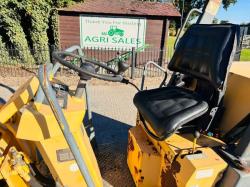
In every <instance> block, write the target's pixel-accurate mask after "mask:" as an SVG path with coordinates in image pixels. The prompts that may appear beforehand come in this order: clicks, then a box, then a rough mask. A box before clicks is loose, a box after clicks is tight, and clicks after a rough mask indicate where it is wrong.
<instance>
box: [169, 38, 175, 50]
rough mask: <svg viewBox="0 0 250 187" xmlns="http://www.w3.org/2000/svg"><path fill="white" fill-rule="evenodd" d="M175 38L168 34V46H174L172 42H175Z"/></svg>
mask: <svg viewBox="0 0 250 187" xmlns="http://www.w3.org/2000/svg"><path fill="white" fill-rule="evenodd" d="M175 38H176V37H174V36H169V38H168V47H169V48H171V49H173V48H174V42H175Z"/></svg>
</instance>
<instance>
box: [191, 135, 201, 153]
mask: <svg viewBox="0 0 250 187" xmlns="http://www.w3.org/2000/svg"><path fill="white" fill-rule="evenodd" d="M200 136H201V134H200V132H199V131H195V132H194V141H193V150H192V153H193V154H194V153H195V150H196V146H197V139H198V138H199V137H200Z"/></svg>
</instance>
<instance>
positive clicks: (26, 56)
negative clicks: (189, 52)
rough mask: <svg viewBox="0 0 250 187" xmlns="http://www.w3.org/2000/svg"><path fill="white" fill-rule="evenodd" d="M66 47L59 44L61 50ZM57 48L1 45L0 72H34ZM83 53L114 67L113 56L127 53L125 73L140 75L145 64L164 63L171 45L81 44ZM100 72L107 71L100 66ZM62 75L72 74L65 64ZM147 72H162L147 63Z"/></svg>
mask: <svg viewBox="0 0 250 187" xmlns="http://www.w3.org/2000/svg"><path fill="white" fill-rule="evenodd" d="M64 49H66V47H63V48H61V49H60V50H64ZM55 50H58V49H55V47H53V46H50V47H44V48H39V49H37V48H36V49H15V48H6V47H0V76H12V77H18V76H27V75H30V74H36V73H37V70H38V67H39V65H40V64H43V63H46V62H53V58H52V56H51V55H52V52H53V51H55ZM82 50H83V53H84V57H85V58H88V59H94V60H98V61H100V62H103V63H107V64H108V65H109V66H112V67H114V68H117V64H116V60H115V59H116V58H118V57H119V56H124V55H125V56H126V62H127V63H128V64H130V69H129V70H128V71H127V72H126V76H130V77H133V78H136V77H141V74H142V69H143V67H144V64H145V63H146V62H148V61H154V62H156V63H157V64H159V65H160V66H162V67H166V65H167V63H168V62H169V60H170V59H171V57H172V54H173V49H171V48H168V49H164V50H160V49H157V48H146V49H144V50H141V51H137V50H136V49H130V50H128V49H115V48H83V49H82ZM100 71H102V72H101V73H107V72H106V71H105V70H102V69H101V70H100ZM60 73H61V74H62V75H68V74H72V73H73V72H72V71H68V70H67V69H65V68H61V71H60ZM148 76H161V72H160V71H159V70H158V69H156V68H154V67H149V71H148Z"/></svg>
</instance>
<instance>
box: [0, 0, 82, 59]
mask: <svg viewBox="0 0 250 187" xmlns="http://www.w3.org/2000/svg"><path fill="white" fill-rule="evenodd" d="M76 2H83V0H35V1H34V0H25V1H20V0H4V1H3V2H1V3H0V47H1V48H3V47H5V50H4V51H3V50H2V49H1V51H3V52H2V53H3V54H5V56H6V55H7V53H6V52H8V54H9V57H10V58H11V59H12V60H13V59H19V60H20V61H21V62H22V63H27V62H29V63H44V62H46V61H49V45H58V33H57V32H58V29H57V25H58V17H57V16H58V14H57V10H56V8H60V7H66V6H69V5H71V4H73V3H76ZM9 48H14V49H15V53H14V54H13V52H12V51H8V50H6V49H9ZM41 50H42V51H41Z"/></svg>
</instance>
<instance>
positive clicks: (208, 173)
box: [195, 169, 214, 179]
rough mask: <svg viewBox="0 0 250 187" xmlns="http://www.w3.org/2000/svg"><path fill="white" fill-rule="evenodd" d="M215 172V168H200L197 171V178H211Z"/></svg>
mask: <svg viewBox="0 0 250 187" xmlns="http://www.w3.org/2000/svg"><path fill="white" fill-rule="evenodd" d="M213 173H214V170H213V169H204V170H198V171H197V172H196V176H195V178H196V179H203V178H209V177H212V176H213Z"/></svg>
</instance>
